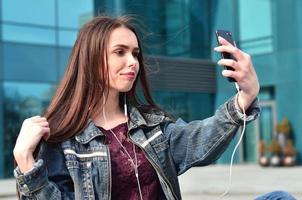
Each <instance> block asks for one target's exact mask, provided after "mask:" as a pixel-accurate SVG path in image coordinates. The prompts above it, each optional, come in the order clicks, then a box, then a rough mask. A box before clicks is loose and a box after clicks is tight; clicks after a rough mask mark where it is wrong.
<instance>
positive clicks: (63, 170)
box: [14, 97, 260, 200]
mask: <svg viewBox="0 0 302 200" xmlns="http://www.w3.org/2000/svg"><path fill="white" fill-rule="evenodd" d="M259 110H260V109H259V106H258V102H257V100H255V101H254V102H253V103H252V105H251V106H250V108H249V109H248V110H247V116H246V117H247V121H251V120H254V119H255V118H256V117H257V116H258V114H259ZM129 115H130V117H129V118H130V121H129V131H128V137H129V138H130V140H131V141H132V142H134V143H135V144H136V145H137V146H138V147H139V148H141V150H142V151H143V152H144V153H145V156H146V157H147V159H148V160H149V162H150V163H151V164H152V166H153V167H154V169H155V170H156V172H157V175H158V178H159V181H160V185H161V187H162V191H163V196H162V197H161V199H168V200H180V199H181V193H180V188H179V183H178V175H180V174H182V173H184V172H185V171H187V170H188V169H189V168H191V167H193V166H204V165H208V164H211V163H213V162H214V161H215V160H217V159H218V158H219V156H220V155H221V154H222V153H223V152H224V150H225V149H226V148H227V146H228V144H229V143H230V142H231V140H232V138H233V137H234V135H235V133H236V132H237V130H238V128H239V127H240V126H241V125H242V123H243V114H242V113H241V112H240V111H239V110H238V105H237V102H236V98H235V97H233V98H231V99H230V100H229V101H227V102H226V103H224V104H223V105H221V106H220V107H219V108H218V109H217V111H216V112H215V115H214V116H212V117H210V118H207V119H204V120H196V121H192V122H190V123H186V122H184V121H183V120H182V119H178V120H177V121H172V120H171V119H170V118H169V117H166V116H165V115H164V114H163V113H162V112H160V111H156V110H151V111H150V112H148V113H142V112H139V110H138V109H137V108H135V107H130V106H129ZM104 140H105V135H104V134H103V133H102V132H101V131H100V130H99V129H98V128H97V127H96V125H95V124H94V123H93V122H92V121H91V120H90V121H89V123H88V125H87V127H86V128H85V129H84V131H82V132H81V133H79V134H77V135H76V136H75V137H73V138H71V139H68V140H66V141H64V142H62V143H59V144H50V143H46V142H44V143H42V145H41V148H40V151H39V154H38V159H37V162H36V163H35V165H34V167H33V169H31V170H30V171H29V172H27V173H24V174H23V173H21V172H20V170H19V169H18V167H17V168H16V169H15V170H14V174H15V177H16V180H17V185H18V190H19V192H20V194H21V199H64V200H65V199H96V200H109V199H111V163H110V152H109V150H108V147H107V146H106V145H105V144H104Z"/></svg>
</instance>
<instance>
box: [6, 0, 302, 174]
mask: <svg viewBox="0 0 302 200" xmlns="http://www.w3.org/2000/svg"><path fill="white" fill-rule="evenodd" d="M0 4H1V24H0V31H1V41H0V61H1V62H0V103H1V104H0V178H4V177H5V178H6V177H11V176H12V169H13V162H12V161H13V157H12V149H13V146H14V143H15V139H16V137H17V134H18V132H19V130H20V127H21V123H22V121H23V120H24V119H25V118H27V117H30V116H32V115H37V114H41V113H43V110H44V109H45V108H46V107H47V105H48V103H49V101H50V99H51V96H52V95H53V92H54V88H55V86H56V84H57V83H58V81H59V80H60V78H61V76H62V74H63V72H64V70H65V67H66V64H67V60H68V56H69V54H70V51H71V47H72V46H73V44H74V41H75V39H76V36H77V32H78V30H79V28H80V27H81V26H82V25H83V24H84V23H85V22H87V21H88V20H89V19H91V18H92V17H93V15H95V14H98V13H106V14H109V15H112V16H115V15H122V14H132V15H133V16H134V17H135V18H136V19H138V21H137V24H138V26H139V27H140V30H141V32H140V33H139V34H140V37H141V39H142V42H143V44H144V46H143V48H144V52H145V55H148V56H149V57H152V56H154V57H169V58H172V59H176V58H178V59H179V58H181V59H184V60H185V59H187V60H190V59H191V60H194V59H195V60H197V59H200V60H201V59H203V60H208V61H209V60H211V59H212V60H214V61H216V60H218V57H219V55H218V54H217V53H213V51H212V47H214V46H216V44H217V42H216V38H215V37H214V30H215V29H226V30H230V31H232V32H233V33H234V34H233V35H234V38H235V40H236V41H237V45H238V46H239V47H240V48H242V49H243V50H245V51H246V52H248V53H250V54H251V55H252V56H253V62H254V66H255V68H256V71H257V74H258V77H259V81H260V84H261V93H260V96H259V99H260V102H261V103H262V104H261V105H262V106H263V107H262V108H263V111H262V115H261V117H260V118H259V119H258V121H255V122H253V123H251V124H249V125H248V126H247V131H246V134H245V136H244V141H243V143H242V148H240V149H241V150H240V151H239V154H237V155H236V158H235V159H236V162H251V163H255V162H257V156H258V153H257V143H258V141H259V139H264V140H267V141H269V140H270V139H271V138H272V137H273V135H274V133H273V132H274V123H276V121H278V120H281V119H283V118H284V117H287V118H288V119H289V120H290V122H291V124H292V126H293V130H294V131H293V133H292V134H293V135H292V137H293V138H295V140H294V145H295V147H296V148H297V151H298V152H299V153H300V154H301V152H302V140H301V139H300V138H299V137H298V134H299V133H300V132H302V124H301V122H300V121H299V120H300V119H301V118H302V104H301V103H300V102H301V101H302V93H301V92H293V91H292V90H290V89H289V88H295V89H296V91H302V88H300V87H302V70H301V67H300V66H301V64H302V60H301V59H299V58H300V57H301V56H300V55H301V53H302V50H301V48H302V43H301V39H300V38H301V37H299V35H301V33H302V25H301V23H300V21H301V19H302V12H301V8H302V1H297V0H295V1H271V0H231V1H223V0H215V1H211V0H204V1H199V0H169V1H160V0H153V1H147V0H140V1H133V0H64V1H60V0H44V1H39V0H26V1H17V0H0ZM25 8H26V9H25ZM251 8H253V9H251ZM255 9H257V12H255V11H254V10H255ZM289 11H291V12H289ZM166 60H167V59H166ZM191 60H190V61H188V62H187V61H186V63H190V62H193V63H194V62H195V61H191ZM161 62H165V59H161ZM167 63H168V64H167ZM170 64H171V67H172V68H169V67H170V66H167V65H170ZM177 64H178V61H177V60H176V61H175V62H170V61H169V62H166V65H163V66H165V68H166V70H168V69H174V68H173V67H175V69H177V70H178V71H177V72H179V73H185V72H186V71H190V73H191V74H190V76H193V75H194V74H196V72H199V71H197V70H196V68H194V66H193V65H188V66H187V65H185V66H183V67H179V66H177ZM156 65H157V64H156ZM195 65H196V63H195ZM156 67H157V66H156ZM156 67H155V68H156ZM195 67H196V66H195ZM202 67H204V66H202ZM156 70H158V69H156ZM159 70H163V71H164V70H165V69H159ZM194 70H196V72H195V71H194ZM177 72H175V71H174V75H175V77H177V79H179V80H180V79H182V78H185V77H186V76H185V75H183V74H181V75H179V73H178V74H175V73H177ZM216 72H217V73H216V77H217V81H216V84H217V91H216V89H215V90H214V89H213V90H209V91H203V92H196V91H194V90H193V89H194V88H193V87H192V88H191V90H185V89H183V88H185V87H184V86H183V85H178V87H172V86H171V85H170V83H165V82H164V81H163V85H164V84H167V87H166V89H161V83H162V82H157V83H156V84H157V85H159V87H157V88H156V89H155V90H153V91H152V92H153V95H154V98H155V100H156V102H157V103H158V104H159V105H160V106H161V107H163V108H164V109H165V110H167V111H168V112H170V113H171V114H172V115H174V116H175V117H182V118H183V119H185V120H187V121H188V120H194V119H202V118H205V117H208V116H211V115H212V114H213V113H214V108H215V107H218V106H219V105H220V104H222V103H223V102H225V100H227V99H228V98H229V97H231V96H232V95H234V87H233V85H232V84H229V83H228V82H227V81H226V80H225V79H224V78H223V77H222V76H221V69H220V68H218V67H217V68H216ZM174 75H173V76H174ZM214 76H215V73H214ZM163 77H164V76H163ZM201 78H204V79H207V78H208V77H207V76H201ZM188 79H190V78H188ZM175 81H178V80H176V79H175ZM180 83H181V84H183V82H177V84H180ZM177 84H175V85H176V86H177ZM210 84H211V83H209V85H210ZM209 85H207V86H205V87H210V86H209ZM185 86H187V85H185ZM215 87H216V86H215ZM167 88H168V89H167ZM196 88H197V87H196ZM289 101H290V102H289ZM299 111H301V112H299ZM235 143H236V140H235V141H234V142H233V143H232V144H231V146H230V148H228V150H227V151H226V153H225V154H223V156H222V157H221V159H220V160H219V161H218V163H229V161H230V155H231V153H232V151H233V149H234V146H235ZM298 162H300V163H301V158H300V157H298Z"/></svg>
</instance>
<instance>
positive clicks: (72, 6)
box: [58, 0, 93, 29]
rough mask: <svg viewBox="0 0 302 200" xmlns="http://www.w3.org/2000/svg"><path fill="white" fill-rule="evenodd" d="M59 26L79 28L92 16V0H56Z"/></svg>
mask: <svg viewBox="0 0 302 200" xmlns="http://www.w3.org/2000/svg"><path fill="white" fill-rule="evenodd" d="M58 8H59V10H58V13H59V16H58V17H59V24H58V26H59V27H64V28H76V29H78V28H80V27H81V26H82V25H83V24H84V23H86V22H87V21H88V20H90V19H91V18H92V17H93V1H92V0H85V1H83V0H64V1H58Z"/></svg>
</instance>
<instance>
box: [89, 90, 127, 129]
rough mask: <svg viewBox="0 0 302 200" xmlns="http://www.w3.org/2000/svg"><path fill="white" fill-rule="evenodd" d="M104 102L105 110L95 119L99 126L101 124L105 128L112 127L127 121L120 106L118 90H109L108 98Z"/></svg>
mask: <svg viewBox="0 0 302 200" xmlns="http://www.w3.org/2000/svg"><path fill="white" fill-rule="evenodd" d="M103 101H104V100H103ZM104 102H105V105H104V107H103V110H102V111H101V113H100V114H99V115H98V116H97V117H96V118H95V119H94V122H95V124H96V125H97V126H101V127H103V128H104V129H111V128H113V127H115V126H117V125H119V124H121V123H125V122H126V121H127V118H126V117H125V115H124V112H123V110H122V109H121V108H120V106H119V93H118V92H109V94H108V98H107V100H106V101H104Z"/></svg>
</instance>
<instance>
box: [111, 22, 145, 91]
mask: <svg viewBox="0 0 302 200" xmlns="http://www.w3.org/2000/svg"><path fill="white" fill-rule="evenodd" d="M138 54H139V47H138V42H137V38H136V36H135V34H134V33H133V32H132V31H131V30H129V29H128V28H126V27H119V28H116V29H114V30H113V31H112V33H111V34H110V37H109V41H108V47H107V69H108V72H109V91H110V92H114V91H116V92H128V91H129V90H131V88H132V86H133V83H134V81H135V79H136V76H137V73H138V70H139V62H138V59H137V57H138Z"/></svg>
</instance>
